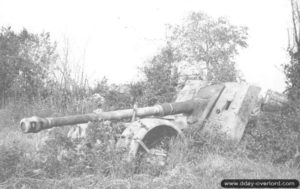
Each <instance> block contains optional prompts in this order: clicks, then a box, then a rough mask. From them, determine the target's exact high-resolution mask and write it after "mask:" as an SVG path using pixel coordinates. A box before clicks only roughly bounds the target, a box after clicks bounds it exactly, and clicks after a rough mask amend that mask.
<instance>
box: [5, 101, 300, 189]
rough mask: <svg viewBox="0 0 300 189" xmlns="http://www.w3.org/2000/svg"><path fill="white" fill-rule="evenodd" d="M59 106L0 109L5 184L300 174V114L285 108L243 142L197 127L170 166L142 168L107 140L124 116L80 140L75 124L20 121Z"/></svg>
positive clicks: (198, 183)
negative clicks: (23, 125) (41, 125)
mask: <svg viewBox="0 0 300 189" xmlns="http://www.w3.org/2000/svg"><path fill="white" fill-rule="evenodd" d="M57 112H59V111H57V110H55V108H54V107H51V106H46V105H45V104H38V103H36V104H31V105H28V104H22V103H20V104H12V105H9V106H7V107H6V108H4V109H1V110H0V188H107V189H108V188H110V189H112V188H116V189H117V188H124V189H127V188H135V189H138V188H141V189H142V188H149V189H150V188H173V189H175V188H176V189H177V188H195V189H196V188H197V189H201V188H221V186H220V183H221V181H222V180H223V179H234V178H240V179H258V178H265V179H270V178H272V179H299V178H300V169H299V163H300V161H299V156H297V155H298V154H297V152H298V150H297V144H299V133H298V132H295V130H293V129H295V128H292V125H294V126H295V125H297V120H296V119H292V120H291V119H287V118H286V117H282V115H281V114H280V113H276V112H275V113H271V114H270V113H268V114H267V113H262V114H261V115H260V116H258V117H255V118H252V120H251V121H250V123H249V124H248V126H247V129H246V131H245V136H244V137H243V139H242V141H241V143H240V144H238V145H235V144H233V143H231V142H230V141H224V140H223V139H222V137H216V136H206V135H203V134H202V133H201V132H199V129H197V128H191V129H189V130H188V131H186V133H185V135H186V136H187V138H186V141H184V142H183V141H182V140H179V139H178V140H175V141H172V142H171V148H170V153H169V155H168V159H167V165H166V166H165V167H164V168H161V167H143V168H141V169H140V171H139V172H136V169H135V168H134V163H127V162H125V161H124V160H122V154H121V152H119V151H116V150H114V149H109V148H108V147H107V146H108V145H109V143H108V141H109V140H107V139H108V138H109V136H110V133H111V132H115V131H117V129H119V127H121V126H120V125H122V124H121V123H112V125H110V126H113V128H112V129H111V127H109V126H105V125H104V123H97V124H95V127H91V128H90V129H91V131H92V132H88V136H87V138H86V139H78V140H71V139H70V138H68V137H67V132H68V129H69V128H70V127H67V128H65V129H53V130H51V131H50V132H46V131H43V132H41V133H39V134H27V135H25V134H22V133H21V131H20V129H19V127H18V124H19V120H20V119H21V118H22V117H24V116H28V115H32V114H38V115H57ZM71 113H72V112H71ZM285 118H286V119H285ZM97 126H101V127H97ZM99 128H100V129H99ZM105 133H107V134H105ZM86 140H89V142H90V143H92V144H94V143H95V141H96V140H98V143H97V145H96V144H95V145H94V147H93V148H88V147H86V146H85V145H82V144H83V143H86Z"/></svg>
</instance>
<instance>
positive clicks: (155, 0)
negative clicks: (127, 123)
mask: <svg viewBox="0 0 300 189" xmlns="http://www.w3.org/2000/svg"><path fill="white" fill-rule="evenodd" d="M191 11H201V12H204V13H206V14H208V15H210V16H212V17H214V18H218V17H221V16H222V17H226V18H227V19H228V20H229V21H230V22H231V23H232V24H235V25H241V26H247V27H248V29H249V30H248V33H249V38H248V41H247V42H248V48H246V49H242V50H241V51H240V54H239V56H238V57H236V62H237V68H238V69H239V70H240V71H241V73H242V75H243V76H244V78H245V79H246V81H247V82H249V83H251V84H255V85H258V86H261V87H262V88H263V89H272V90H276V91H279V92H282V91H283V90H284V88H285V76H284V74H283V68H282V64H285V63H288V56H287V54H286V49H287V44H288V43H287V41H288V28H289V27H290V24H291V8H290V1H289V0H242V1H241V0H226V1H224V0H151V1H143V0H126V1H124V0H111V1H101V0H85V1H84V0H51V1H50V0H48V1H46V0H26V1H22V0H9V1H8V0H0V26H11V27H12V29H13V30H16V31H18V30H20V29H22V28H26V29H27V30H29V31H30V32H36V33H40V32H50V34H51V36H52V39H53V40H55V41H57V42H58V49H62V48H63V47H65V46H66V42H65V41H68V42H69V46H70V57H71V58H70V60H71V62H74V65H77V66H78V64H79V65H81V66H83V67H84V72H85V73H86V75H87V77H88V79H89V82H90V83H91V84H93V83H95V81H96V80H101V79H102V78H103V76H106V77H107V78H108V79H109V81H110V82H112V83H126V82H130V81H135V80H137V79H138V78H139V77H138V69H137V68H138V67H139V66H141V65H142V64H143V63H144V62H145V61H147V60H148V59H149V58H151V56H153V55H155V53H157V52H158V51H159V49H160V48H161V47H162V46H163V45H164V37H165V33H166V24H180V23H182V20H183V18H185V17H186V16H187V15H188V13H189V12H191ZM74 67H76V66H74Z"/></svg>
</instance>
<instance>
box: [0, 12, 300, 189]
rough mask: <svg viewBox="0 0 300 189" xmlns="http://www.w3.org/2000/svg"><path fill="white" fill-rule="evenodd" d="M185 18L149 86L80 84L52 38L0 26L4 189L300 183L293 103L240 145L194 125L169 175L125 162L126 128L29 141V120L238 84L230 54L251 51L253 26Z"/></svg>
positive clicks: (255, 122)
mask: <svg viewBox="0 0 300 189" xmlns="http://www.w3.org/2000/svg"><path fill="white" fill-rule="evenodd" d="M187 20H188V21H186V24H183V25H182V26H172V27H170V36H169V37H168V39H167V40H166V42H167V43H166V45H165V47H164V48H162V49H161V51H159V52H158V54H156V55H155V56H153V57H152V58H151V59H150V60H149V61H148V62H146V63H145V64H144V65H143V66H142V67H141V68H140V70H141V73H142V74H143V75H144V80H142V81H139V82H135V83H131V84H122V85H114V84H109V83H108V80H107V79H105V78H103V80H102V81H100V82H98V84H97V85H96V86H95V87H90V86H89V85H88V84H86V82H77V81H78V80H80V81H84V80H85V78H80V79H74V78H72V76H71V75H70V74H69V73H68V71H70V70H69V69H68V65H69V61H68V60H69V59H68V58H67V57H66V56H65V57H64V58H61V57H59V56H58V54H56V51H55V49H56V44H55V43H52V42H51V40H50V35H49V34H46V33H44V34H39V35H36V34H31V33H29V32H28V31H26V30H25V29H24V30H23V31H21V32H20V33H15V32H14V31H12V30H11V28H2V30H1V35H0V53H1V54H0V56H1V58H0V64H1V65H0V73H1V75H0V77H1V78H0V81H1V82H2V83H1V87H0V88H1V92H2V93H1V99H2V102H1V103H2V104H1V106H2V109H1V110H0V117H1V120H0V125H1V128H0V138H1V140H0V187H2V186H3V187H10V188H22V187H23V188H24V187H25V188H26V186H27V188H80V187H81V188H82V187H84V188H88V187H91V188H93V187H98V188H101V187H102V188H109V187H110V188H122V187H123V188H159V187H160V188H163V187H167V188H207V186H210V188H219V183H220V181H221V179H222V178H225V177H226V178H262V177H264V178H295V176H296V178H297V177H298V178H299V176H300V173H299V163H300V162H299V157H300V156H299V150H300V149H299V142H300V136H299V124H300V120H299V113H300V111H299V109H298V104H299V103H296V102H295V101H291V103H290V104H289V105H287V106H286V107H282V109H281V110H280V111H276V112H275V111H274V112H262V113H261V114H260V115H259V116H256V117H252V118H251V120H250V122H249V124H248V126H247V128H246V131H245V134H244V136H243V139H242V141H241V143H239V144H235V143H233V142H232V141H227V140H224V139H223V138H222V137H221V136H219V135H218V136H211V135H209V136H208V135H205V134H203V133H202V132H201V130H200V128H193V127H191V128H189V129H187V130H186V131H185V133H184V134H185V136H186V140H184V141H182V140H180V139H178V140H174V141H171V147H170V152H169V154H168V159H167V165H166V166H165V167H164V168H163V169H162V168H161V167H146V166H145V167H144V169H143V170H142V171H139V172H137V170H136V163H137V162H132V163H128V162H126V161H124V158H123V156H124V152H123V151H120V150H117V149H115V148H113V146H114V142H115V140H116V139H117V138H118V134H120V133H121V132H122V131H123V130H124V128H125V125H124V122H110V121H107V122H95V123H91V124H90V126H89V128H88V130H87V137H86V138H77V139H72V138H70V137H68V136H67V133H68V130H69V129H70V127H65V128H56V129H53V130H50V131H42V132H41V133H39V134H29V135H24V134H21V133H20V131H19V130H18V129H16V128H17V127H18V122H19V120H20V119H21V118H23V117H26V116H32V115H39V116H59V115H66V114H77V113H87V112H92V111H93V110H95V109H97V108H101V109H102V110H104V111H109V110H117V109H124V108H133V107H134V106H148V105H154V104H156V103H163V102H170V101H173V100H174V98H175V97H176V92H177V91H178V89H180V88H181V87H182V83H184V81H185V80H186V79H189V78H206V79H208V80H210V81H211V82H221V81H235V80H238V79H239V78H238V72H237V71H236V70H235V68H234V58H233V57H234V56H235V55H237V54H238V48H240V47H246V46H247V43H246V38H247V31H246V28H244V27H237V26H233V25H231V24H230V23H229V22H228V21H227V20H225V19H223V18H220V19H217V20H214V19H212V18H211V17H209V16H207V15H205V14H202V13H192V14H190V15H189V17H188V18H187ZM206 47H207V48H206ZM223 47H224V48H223ZM225 47H228V48H225ZM67 54H68V53H67V52H66V54H65V55H67ZM180 62H185V63H186V62H188V66H190V67H193V68H195V69H196V68H197V69H198V67H197V66H199V65H200V64H204V65H205V66H206V72H207V74H204V75H203V73H202V72H199V73H196V76H195V73H192V75H186V73H184V72H182V70H180V69H179V68H180V66H179V64H180ZM224 68H226V69H224ZM233 68H234V69H233ZM224 70H225V71H224ZM188 74H190V73H188ZM78 75H83V74H78ZM2 89H5V90H2ZM128 121H130V120H128Z"/></svg>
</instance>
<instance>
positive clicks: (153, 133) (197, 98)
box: [20, 80, 260, 160]
mask: <svg viewBox="0 0 300 189" xmlns="http://www.w3.org/2000/svg"><path fill="white" fill-rule="evenodd" d="M259 92H260V88H259V87H256V86H252V85H248V84H244V83H243V84H241V83H223V84H217V85H207V83H205V82H203V81H198V80H193V81H188V82H187V83H186V85H185V87H184V88H183V89H182V90H181V91H180V93H179V94H178V97H177V100H176V102H174V103H165V104H161V105H155V106H153V107H144V108H136V109H126V110H117V111H110V112H101V113H90V114H84V115H73V116H66V117H57V118H41V117H36V116H34V117H31V118H24V119H22V120H21V123H20V126H21V130H22V131H23V132H24V133H36V132H39V131H41V130H45V129H49V128H52V127H61V126H65V125H74V124H81V123H87V122H90V121H98V120H121V119H124V118H131V117H133V116H135V117H140V118H142V119H140V120H138V121H134V122H132V123H130V124H129V126H128V127H126V129H125V130H124V131H123V133H122V135H121V137H120V139H119V140H118V142H117V148H126V149H128V159H129V160H132V159H133V158H134V157H135V156H136V155H137V153H138V151H139V149H142V150H143V151H144V152H148V153H149V154H152V155H155V156H159V157H165V156H166V153H165V152H164V151H159V150H157V149H155V145H154V144H155V142H156V141H160V140H162V139H163V138H164V137H166V136H168V137H170V136H177V135H182V132H181V131H182V130H183V129H185V128H187V127H189V126H191V125H193V126H198V127H203V131H208V132H215V130H212V129H211V128H210V126H211V125H212V124H205V123H206V120H209V122H211V123H213V124H214V125H219V126H220V128H219V129H218V131H220V132H222V133H226V135H227V136H228V137H229V138H231V139H234V140H237V141H239V140H240V139H241V138H242V135H243V133H244V129H245V126H246V124H247V122H248V119H249V116H250V114H251V111H252V109H253V108H254V106H255V105H256V102H257V100H258V94H259ZM170 115H174V116H173V117H171V118H170ZM168 116H169V117H168Z"/></svg>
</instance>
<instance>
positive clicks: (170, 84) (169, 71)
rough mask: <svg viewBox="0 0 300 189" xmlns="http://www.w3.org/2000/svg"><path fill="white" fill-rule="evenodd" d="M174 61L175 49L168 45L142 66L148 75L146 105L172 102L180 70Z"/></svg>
mask: <svg viewBox="0 0 300 189" xmlns="http://www.w3.org/2000/svg"><path fill="white" fill-rule="evenodd" d="M174 61H175V59H174V51H173V49H172V48H171V47H170V46H168V47H165V48H163V49H162V50H161V52H160V53H159V54H158V55H156V56H154V57H153V58H152V59H151V61H150V62H149V63H148V64H146V65H145V66H143V67H142V68H141V70H142V73H143V74H144V75H145V77H146V80H145V82H144V86H143V89H144V90H143V97H144V98H145V100H144V101H145V103H146V105H148V106H149V105H154V104H156V103H163V102H171V101H172V100H173V99H174V96H175V95H176V87H177V85H178V71H177V67H176V66H175V65H174Z"/></svg>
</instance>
